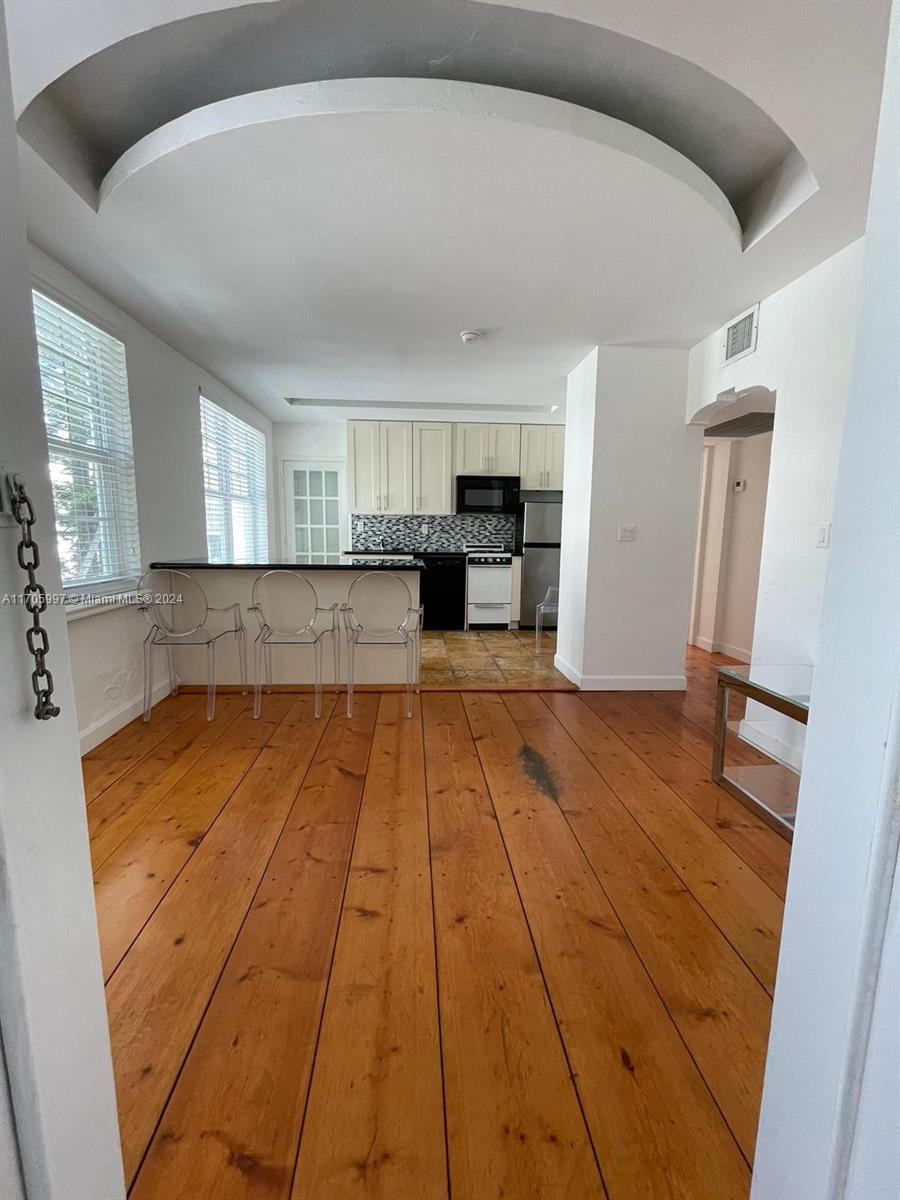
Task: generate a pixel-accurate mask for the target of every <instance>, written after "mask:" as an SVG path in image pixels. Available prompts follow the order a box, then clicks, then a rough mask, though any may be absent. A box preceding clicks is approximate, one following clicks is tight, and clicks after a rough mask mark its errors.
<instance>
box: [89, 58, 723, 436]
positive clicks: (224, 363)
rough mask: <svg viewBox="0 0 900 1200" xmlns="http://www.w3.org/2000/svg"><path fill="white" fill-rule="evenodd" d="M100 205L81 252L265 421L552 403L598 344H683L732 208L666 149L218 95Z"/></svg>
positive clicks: (480, 110)
mask: <svg viewBox="0 0 900 1200" xmlns="http://www.w3.org/2000/svg"><path fill="white" fill-rule="evenodd" d="M103 194H104V198H103V201H102V203H101V205H100V208H99V210H98V212H96V213H90V212H89V210H86V209H85V206H81V207H82V209H84V210H85V213H84V215H85V218H86V222H87V226H88V228H89V229H90V231H91V232H90V236H91V237H93V238H94V239H95V240H96V243H97V244H99V245H102V247H103V252H104V253H105V254H106V255H107V256H111V257H112V258H113V259H114V260H115V263H116V266H117V269H118V270H121V271H124V272H126V273H127V275H128V278H129V279H131V280H135V281H140V290H141V300H142V304H143V305H144V307H145V308H146V309H149V310H150V311H151V312H152V327H153V328H155V329H159V330H160V332H161V334H162V336H163V337H164V339H165V340H169V341H175V340H177V339H178V338H180V339H182V340H183V339H184V338H185V337H188V336H189V337H190V339H191V343H192V346H193V350H192V354H193V355H194V358H195V361H199V362H210V363H215V365H216V373H217V374H218V375H219V376H220V377H221V378H223V379H225V380H226V381H227V382H229V383H230V385H231V386H234V387H235V389H236V390H237V391H238V392H239V393H240V394H242V395H246V396H248V397H252V398H253V399H254V401H255V402H257V403H259V404H260V405H261V406H262V407H263V408H264V409H265V411H266V412H267V413H268V414H269V415H270V416H271V417H272V419H274V420H279V419H281V420H283V419H286V416H287V412H288V411H291V410H288V409H287V406H286V405H285V400H284V397H286V396H293V397H300V398H303V399H305V400H306V402H307V403H308V405H312V408H313V410H315V407H316V403H318V402H324V403H325V404H334V403H341V404H344V405H348V404H349V405H351V406H352V405H353V404H354V403H355V402H358V403H360V404H368V405H371V404H380V403H383V402H386V401H390V402H391V403H394V402H398V401H403V402H408V403H416V404H422V403H426V402H427V403H428V404H439V405H441V406H443V407H444V408H448V409H452V408H453V406H454V405H455V404H462V405H463V407H466V406H470V405H473V404H474V405H478V406H480V407H482V408H491V407H492V408H494V409H499V410H501V411H504V410H509V411H516V410H517V406H521V405H523V404H524V405H526V406H528V405H540V404H543V405H545V406H546V405H548V404H559V403H561V402H562V399H563V394H564V380H565V375H566V372H567V371H568V370H569V369H571V365H572V363H573V362H576V361H578V360H579V359H580V358H582V357H583V356H584V354H585V353H586V352H587V350H588V349H589V348H590V346H591V345H594V344H597V342H598V341H599V342H604V343H607V342H608V343H612V344H629V343H630V344H643V345H648V344H662V345H673V344H675V345H681V346H684V345H689V344H691V343H692V342H693V341H695V340H696V338H697V331H698V329H702V328H703V327H704V326H705V325H706V324H707V323H708V321H709V320H710V318H711V314H712V312H713V306H712V305H711V304H710V303H709V297H710V291H711V289H714V288H715V286H717V281H720V280H722V279H727V278H729V277H730V276H731V274H732V273H733V270H734V267H735V265H736V263H737V262H738V261H739V260H740V258H741V232H740V227H739V225H738V222H737V219H736V218H735V216H734V213H733V211H732V209H731V206H730V205H729V203H728V201H727V200H726V198H725V197H724V196H723V194H722V193H721V192H720V190H719V189H718V187H717V186H716V185H715V184H714V183H713V182H712V181H711V180H710V179H708V178H707V177H706V176H705V175H704V174H703V172H701V171H700V170H699V168H697V167H696V166H694V164H692V163H690V162H689V161H688V160H687V159H685V158H684V157H683V156H682V155H680V154H679V153H678V152H677V151H675V150H672V149H671V147H669V146H666V145H664V144H663V143H661V142H659V141H657V140H656V139H654V138H652V137H651V136H650V135H648V134H645V133H642V132H640V131H639V130H636V129H634V128H633V127H631V126H628V125H625V124H623V123H622V122H619V121H615V120H613V119H612V118H609V117H604V116H601V115H600V114H597V113H593V112H587V111H586V110H584V109H580V108H578V107H577V106H574V105H569V104H565V103H563V102H561V101H558V100H550V99H547V98H546V97H544V96H536V95H534V94H531V93H517V92H512V91H510V90H509V89H505V88H490V87H485V86H482V85H471V84H462V83H456V82H446V81H443V80H398V79H386V80H374V79H356V80H336V81H333V82H331V83H317V84H305V85H300V86H299V87H288V88H283V89H276V90H275V91H273V92H267V93H263V94H262V95H261V96H247V97H238V98H234V99H231V100H227V101H222V102H220V103H219V104H215V105H211V106H209V107H208V108H207V109H204V110H200V111H199V112H196V113H192V114H189V115H188V116H186V117H183V118H180V119H179V120H177V121H175V122H173V123H172V124H171V125H169V126H167V127H165V128H164V129H162V130H158V131H155V132H154V133H152V134H150V135H148V136H147V137H146V138H145V139H143V140H142V141H141V142H140V143H138V144H137V146H135V147H133V148H132V149H131V150H129V151H128V152H126V154H125V155H124V156H123V157H122V159H121V160H120V162H119V164H118V165H117V166H116V167H115V168H114V169H113V171H112V172H111V174H110V176H109V177H108V180H107V182H106V185H105V186H104V189H103ZM88 216H89V218H90V219H89V220H87V218H88ZM82 252H84V253H87V252H89V248H88V247H87V246H85V247H82ZM466 328H478V329H484V330H487V331H488V336H486V337H485V338H484V339H483V340H482V342H481V343H480V344H479V345H478V346H477V347H475V348H474V350H473V349H472V348H471V347H465V346H463V345H462V344H461V342H460V339H459V336H458V333H459V330H460V329H466Z"/></svg>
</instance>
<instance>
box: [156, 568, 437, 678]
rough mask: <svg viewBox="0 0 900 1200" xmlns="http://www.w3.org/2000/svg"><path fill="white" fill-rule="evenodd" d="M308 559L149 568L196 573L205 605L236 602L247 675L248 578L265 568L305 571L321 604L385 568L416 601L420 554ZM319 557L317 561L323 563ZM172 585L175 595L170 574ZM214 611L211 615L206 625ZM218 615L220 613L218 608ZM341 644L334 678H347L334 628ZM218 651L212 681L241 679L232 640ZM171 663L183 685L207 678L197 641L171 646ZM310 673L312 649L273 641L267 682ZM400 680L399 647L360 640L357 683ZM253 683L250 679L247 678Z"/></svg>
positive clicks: (339, 599)
mask: <svg viewBox="0 0 900 1200" xmlns="http://www.w3.org/2000/svg"><path fill="white" fill-rule="evenodd" d="M317 558H318V561H316V559H315V558H314V557H310V558H309V559H303V558H300V559H299V560H298V559H297V558H294V559H281V560H279V559H272V560H270V561H267V562H210V561H209V560H208V559H178V560H163V561H158V562H152V563H151V564H150V568H151V569H152V570H160V571H173V572H174V571H180V572H182V573H183V574H185V575H190V576H191V577H192V578H194V579H196V581H197V583H199V584H200V586H201V587H202V588H203V590H204V592H205V593H206V597H207V599H208V601H209V604H210V606H211V607H214V608H224V607H225V606H227V605H229V604H239V605H240V606H241V615H242V617H243V620H244V625H245V626H246V628H247V647H248V655H247V657H248V663H249V665H250V670H251V673H252V661H253V655H252V652H251V651H252V645H253V639H254V638H255V637H256V634H257V633H258V631H259V625H258V623H257V620H256V614H255V613H252V612H250V611H249V610H250V606H251V604H252V603H253V601H252V598H251V596H252V591H253V583H254V580H256V579H257V578H258V577H259V576H260V575H263V574H265V572H266V571H297V572H299V573H300V574H301V575H303V576H305V577H306V578H307V579H308V580H309V582H310V583H311V584H312V586H313V587H314V588H315V589H316V594H317V596H318V598H319V607H320V608H329V607H330V606H331V605H332V604H334V603H337V604H338V605H339V606H340V605H341V604H344V603H346V601H347V596H348V594H349V591H350V587H351V584H352V583H353V581H354V579H358V578H359V577H360V576H361V575H366V574H368V573H369V572H370V571H389V572H391V573H392V574H394V575H397V576H399V577H400V578H401V579H402V580H403V581H404V583H405V584H406V586H407V587H408V588H409V593H410V603H411V606H412V607H417V606H418V604H419V603H420V601H419V581H420V574H421V572H422V571H424V570H426V569H427V568H426V566H425V563H424V562H423V560H422V559H420V558H416V557H414V556H409V557H405V558H399V557H396V556H391V557H387V556H384V557H382V556H379V555H372V556H367V557H365V558H353V559H348V558H346V557H343V556H341V555H329V556H327V559H326V556H322V555H319V556H317ZM323 559H324V561H323ZM172 591H173V592H174V593H177V591H178V588H177V586H176V580H173V586H172ZM218 616H220V614H217V613H210V617H209V621H210V626H211V627H213V625H214V622H215V620H216V618H217V617H218ZM221 616H222V617H223V618H224V617H225V614H221ZM320 621H322V622H324V623H325V625H327V624H328V623H329V621H330V616H325V615H324V614H323V615H322V616H321V617H320ZM338 637H339V641H340V644H341V671H340V675H341V679H340V682H342V683H343V682H346V667H347V663H346V654H345V653H344V644H343V641H344V639H343V635H342V632H341V631H340V630H339V633H338ZM219 646H220V652H217V663H216V676H217V682H218V683H219V684H225V685H229V684H237V683H240V680H241V675H240V666H239V661H238V657H237V645H236V643H235V642H234V641H233V639H231V638H223V639H222V641H221V642H220V643H219ZM175 666H176V671H177V674H178V679H179V682H181V683H183V684H187V685H193V684H203V685H205V684H206V651H205V650H204V648H203V647H202V646H182V647H179V648H178V649H177V650H176V652H175ZM314 678H315V672H314V663H313V651H312V649H311V647H309V646H274V647H273V651H272V681H273V683H275V684H301V685H307V684H311V683H312V682H313V680H314ZM405 679H406V661H405V656H404V653H403V652H402V651H401V650H398V649H397V647H396V646H363V647H360V648H359V650H358V651H357V655H356V682H357V684H364V685H365V684H395V683H403V682H404V681H405ZM322 681H323V683H324V684H326V685H327V684H329V683H334V672H333V668H332V655H331V651H330V648H327V649H326V651H325V654H324V655H323V674H322ZM251 682H252V679H251Z"/></svg>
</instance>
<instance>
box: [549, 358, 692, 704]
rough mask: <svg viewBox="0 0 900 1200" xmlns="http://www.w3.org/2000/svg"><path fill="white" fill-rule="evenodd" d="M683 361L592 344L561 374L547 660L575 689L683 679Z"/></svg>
mask: <svg viewBox="0 0 900 1200" xmlns="http://www.w3.org/2000/svg"><path fill="white" fill-rule="evenodd" d="M687 358H688V356H687V352H686V351H682V350H647V349H630V348H624V347H610V346H601V347H599V348H598V350H597V357H596V367H594V365H593V364H592V362H591V359H590V356H589V358H588V359H586V360H585V361H584V362H583V363H582V364H581V366H580V367H579V368H578V369H577V372H573V374H572V376H570V386H569V391H568V395H567V408H566V411H567V422H566V468H565V483H564V488H565V494H566V504H565V506H564V514H565V515H564V525H563V537H562V551H561V564H560V599H561V601H562V602H563V607H562V608H561V611H560V620H559V625H560V631H559V635H558V637H559V641H558V649H557V666H558V667H559V668H560V670H562V671H563V672H564V673H565V674H566V675H568V677H569V678H571V679H574V680H575V682H577V683H579V684H580V685H581V686H582V687H585V688H593V689H610V690H612V689H619V688H624V689H629V688H631V689H635V688H679V687H684V686H685V681H684V647H685V642H686V641H687V634H688V623H689V618H690V602H691V577H692V565H693V560H694V547H695V534H696V527H697V505H698V498H699V487H700V452H701V445H702V432H701V430H700V429H699V427H697V426H686V425H685V423H684V399H685V389H686V383H687ZM595 370H596V384H595V389H594V396H593V397H592V396H591V379H592V377H593V376H594V371H595ZM570 404H571V406H572V407H570ZM570 452H571V453H570ZM619 524H633V525H636V526H637V540H636V541H634V542H620V541H618V540H617V533H618V526H619ZM582 575H583V583H582ZM567 591H569V592H570V596H569V597H566V598H565V599H563V598H564V594H565V593H566V592H567ZM579 626H581V627H582V628H581V629H579ZM579 645H581V646H582V653H581V657H580V659H577V658H576V660H575V661H573V657H574V656H575V655H577V653H578V648H579Z"/></svg>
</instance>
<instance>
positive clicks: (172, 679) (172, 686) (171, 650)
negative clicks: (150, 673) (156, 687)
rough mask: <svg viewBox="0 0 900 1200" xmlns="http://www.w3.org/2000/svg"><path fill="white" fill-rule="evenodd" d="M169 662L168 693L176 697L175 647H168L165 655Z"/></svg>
mask: <svg viewBox="0 0 900 1200" xmlns="http://www.w3.org/2000/svg"><path fill="white" fill-rule="evenodd" d="M166 657H167V659H168V660H169V692H170V694H171V695H173V696H177V695H178V676H177V675H176V674H175V647H174V646H169V647H168V653H167V654H166Z"/></svg>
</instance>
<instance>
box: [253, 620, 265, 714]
mask: <svg viewBox="0 0 900 1200" xmlns="http://www.w3.org/2000/svg"><path fill="white" fill-rule="evenodd" d="M262 656H263V645H262V633H258V634H257V635H256V637H255V638H254V640H253V719H254V721H258V720H259V714H260V712H261V710H262Z"/></svg>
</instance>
